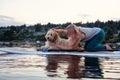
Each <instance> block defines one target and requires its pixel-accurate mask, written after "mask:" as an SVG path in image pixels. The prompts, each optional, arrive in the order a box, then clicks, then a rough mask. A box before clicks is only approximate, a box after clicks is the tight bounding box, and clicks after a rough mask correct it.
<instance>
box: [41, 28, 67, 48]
mask: <svg viewBox="0 0 120 80" xmlns="http://www.w3.org/2000/svg"><path fill="white" fill-rule="evenodd" d="M45 39H46V40H47V41H46V42H45V45H44V46H41V49H44V48H47V49H55V50H56V49H57V50H58V48H56V47H54V46H52V45H51V44H50V43H51V42H53V43H55V44H60V45H63V46H67V45H68V44H69V42H68V39H63V38H61V37H60V36H59V34H58V33H57V32H55V31H54V30H52V29H50V30H49V31H48V32H47V34H46V35H45Z"/></svg>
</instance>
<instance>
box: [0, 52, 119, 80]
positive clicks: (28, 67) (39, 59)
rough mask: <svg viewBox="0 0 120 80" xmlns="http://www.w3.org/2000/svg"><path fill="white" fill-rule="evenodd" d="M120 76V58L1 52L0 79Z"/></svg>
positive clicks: (66, 79) (116, 79) (108, 79)
mask: <svg viewBox="0 0 120 80" xmlns="http://www.w3.org/2000/svg"><path fill="white" fill-rule="evenodd" d="M71 79H76V80H96V79H97V80H99V79H100V80H101V79H102V80H120V59H118V58H117V59H115V58H90V57H80V56H63V55H59V56H55V55H49V56H41V55H20V54H6V55H0V80H71Z"/></svg>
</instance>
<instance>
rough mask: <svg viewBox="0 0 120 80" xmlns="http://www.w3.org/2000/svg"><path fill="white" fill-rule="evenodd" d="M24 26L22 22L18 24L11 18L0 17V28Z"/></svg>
mask: <svg viewBox="0 0 120 80" xmlns="http://www.w3.org/2000/svg"><path fill="white" fill-rule="evenodd" d="M22 24H25V23H23V22H19V21H17V20H15V19H14V18H13V17H9V16H5V15H0V27H1V26H10V25H22Z"/></svg>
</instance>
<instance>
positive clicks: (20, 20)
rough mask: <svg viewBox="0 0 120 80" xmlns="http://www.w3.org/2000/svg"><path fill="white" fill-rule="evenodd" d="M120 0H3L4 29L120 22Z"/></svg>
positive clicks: (1, 18) (1, 19) (0, 15)
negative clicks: (25, 25) (43, 25)
mask: <svg viewBox="0 0 120 80" xmlns="http://www.w3.org/2000/svg"><path fill="white" fill-rule="evenodd" d="M119 9H120V0H0V26H6V25H21V24H36V23H41V24H46V23H48V22H51V23H66V22H81V21H82V22H87V21H89V22H92V21H93V22H94V21H96V20H97V19H99V20H100V21H107V20H120V10H119Z"/></svg>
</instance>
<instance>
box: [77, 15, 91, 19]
mask: <svg viewBox="0 0 120 80" xmlns="http://www.w3.org/2000/svg"><path fill="white" fill-rule="evenodd" d="M78 17H81V18H91V17H92V16H91V15H89V14H78Z"/></svg>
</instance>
